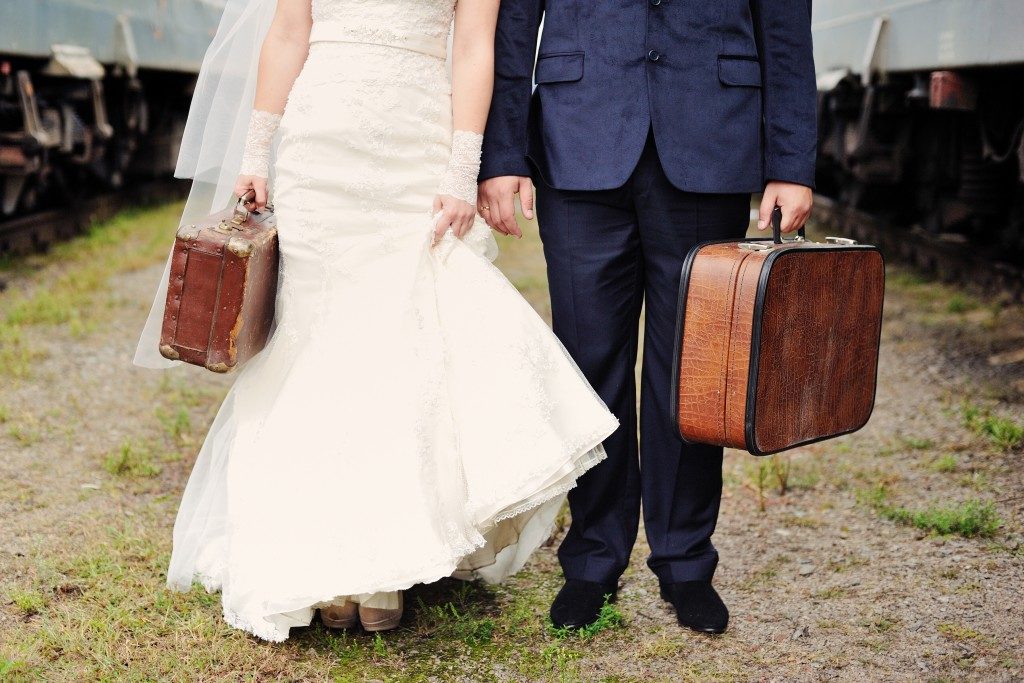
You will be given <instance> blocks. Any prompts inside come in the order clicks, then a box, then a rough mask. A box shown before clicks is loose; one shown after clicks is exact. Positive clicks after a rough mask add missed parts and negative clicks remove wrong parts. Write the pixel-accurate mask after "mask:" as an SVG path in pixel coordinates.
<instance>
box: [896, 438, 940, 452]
mask: <svg viewBox="0 0 1024 683" xmlns="http://www.w3.org/2000/svg"><path fill="white" fill-rule="evenodd" d="M903 445H904V446H906V447H907V448H909V449H910V450H912V451H927V450H930V449H932V448H934V447H935V442H934V441H932V440H931V439H920V438H917V437H913V436H906V437H903Z"/></svg>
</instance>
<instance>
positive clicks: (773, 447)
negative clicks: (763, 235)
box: [672, 209, 885, 455]
mask: <svg viewBox="0 0 1024 683" xmlns="http://www.w3.org/2000/svg"><path fill="white" fill-rule="evenodd" d="M780 222H781V213H780V212H779V210H778V209H776V210H775V212H774V213H773V215H772V228H773V232H774V238H773V239H769V240H743V241H726V242H721V241H720V242H707V243H704V244H699V245H697V246H695V247H694V248H693V249H692V250H691V251H690V253H689V254H688V255H687V258H686V260H685V262H684V265H683V270H682V278H681V280H680V286H679V304H678V311H679V318H678V323H677V329H676V353H675V359H674V363H675V368H674V372H673V376H674V377H675V380H676V385H675V390H674V392H673V396H672V402H673V405H672V413H673V415H672V418H673V420H675V421H676V422H677V424H678V427H679V434H680V436H682V438H683V440H684V441H686V442H690V443H707V444H715V445H720V446H727V447H731V448H739V449H744V450H747V451H749V452H750V453H753V454H754V455H768V454H771V453H777V452H779V451H783V450H786V449H788V448H793V447H795V446H800V445H803V444H808V443H812V442H814V441H820V440H822V439H828V438H831V437H834V436H839V435H842V434H848V433H850V432H853V431H856V430H858V429H860V428H861V427H863V426H864V424H865V423H866V422H867V421H868V418H869V417H870V416H871V411H872V408H873V407H874V401H875V381H876V374H877V368H878V346H879V335H880V331H881V325H882V298H883V293H884V289H885V268H884V263H883V260H882V255H881V253H880V252H879V251H878V249H877V248H876V247H873V246H870V245H866V244H857V243H856V242H854V241H853V240H848V239H843V238H834V237H829V238H827V239H826V242H825V243H817V242H810V241H807V240H806V239H805V238H804V237H803V232H802V231H801V233H800V236H799V237H797V238H796V239H792V240H788V239H787V240H785V241H783V240H782V238H781V233H780V230H779V224H780Z"/></svg>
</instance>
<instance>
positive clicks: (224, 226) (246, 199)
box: [214, 189, 274, 233]
mask: <svg viewBox="0 0 1024 683" xmlns="http://www.w3.org/2000/svg"><path fill="white" fill-rule="evenodd" d="M255 204H256V191H255V190H253V189H249V190H248V191H247V192H246V193H245V194H243V195H242V196H241V197H239V198H238V201H237V202H236V203H235V210H234V213H233V214H232V216H231V219H230V220H223V221H221V222H220V224H219V225H217V226H216V227H215V228H214V230H216V231H217V232H224V233H227V232H232V231H234V230H241V229H242V223H245V222H246V221H247V220H249V214H251V213H259V211H256V210H255V209H254V208H253V209H250V208H249V207H250V206H253V205H255ZM265 210H266V211H269V212H271V213H273V211H274V206H273V205H272V204H267V206H266V207H265Z"/></svg>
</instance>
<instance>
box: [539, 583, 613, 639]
mask: <svg viewBox="0 0 1024 683" xmlns="http://www.w3.org/2000/svg"><path fill="white" fill-rule="evenodd" d="M617 589H618V586H616V585H614V584H611V585H609V584H604V583H595V582H593V581H579V580H576V579H568V580H566V582H565V585H564V586H562V590H560V591H558V595H557V596H555V601H554V602H553V603H551V623H552V624H554V626H555V628H583V627H585V626H589V625H590V624H593V623H594V622H595V621H597V618H598V616H600V614H601V607H603V606H604V601H605V596H606V595H607V596H608V602H615V594H616V591H617Z"/></svg>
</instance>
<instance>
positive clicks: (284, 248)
mask: <svg viewBox="0 0 1024 683" xmlns="http://www.w3.org/2000/svg"><path fill="white" fill-rule="evenodd" d="M453 4H454V0H372V1H371V0H313V18H314V25H313V29H312V35H311V38H310V42H311V46H310V51H309V57H308V60H307V61H306V63H305V66H304V67H303V69H302V72H301V74H300V75H299V76H298V79H297V80H296V82H295V85H294V87H293V89H292V91H291V94H290V96H289V99H288V103H287V107H286V109H285V112H284V115H283V119H282V122H281V129H280V133H281V138H280V143H279V148H278V152H277V158H276V165H275V173H276V178H275V181H274V186H273V188H272V193H273V201H274V204H275V206H276V213H277V216H278V224H279V238H280V248H281V279H280V287H279V291H278V301H277V318H276V327H275V330H274V333H273V335H272V337H271V340H270V342H269V344H268V346H267V348H265V349H264V350H263V352H261V353H260V354H259V355H257V356H256V357H255V358H253V359H252V360H251V361H249V362H248V363H246V364H245V365H244V366H243V367H242V368H241V369H240V370H239V372H238V375H237V378H236V380H235V382H234V384H233V385H232V387H231V389H230V391H229V392H228V394H227V397H226V399H225V401H224V403H223V405H222V407H221V408H220V411H219V413H218V414H217V416H216V419H215V420H214V422H213V425H212V427H211V429H210V431H209V433H208V435H207V437H206V440H205V442H204V444H203V446H202V449H201V451H200V453H199V456H198V459H197V462H196V464H195V468H194V470H193V473H192V476H191V478H190V480H189V482H188V486H187V488H186V491H185V495H184V499H183V501H182V504H181V509H180V511H179V514H178V518H177V521H176V524H175V528H174V547H173V553H172V557H171V564H170V569H169V572H168V582H169V585H171V586H172V587H175V588H178V589H180V590H188V589H189V588H190V587H191V586H192V584H193V582H194V581H196V580H198V581H200V582H201V583H202V584H203V585H204V586H206V588H207V589H209V590H217V589H219V590H221V591H222V592H223V608H224V615H225V618H226V619H227V621H228V622H229V623H230V624H232V625H233V626H236V627H238V628H242V629H245V630H246V631H249V632H251V633H253V634H255V635H257V636H259V637H261V638H264V639H267V640H272V641H280V640H284V639H285V638H287V636H288V632H289V629H290V628H291V627H295V626H305V625H307V624H309V622H310V620H311V618H312V615H313V611H314V609H315V608H316V607H317V606H322V605H325V604H329V603H331V602H336V601H339V600H340V599H342V598H343V597H344V596H347V595H357V594H365V593H379V592H384V591H395V590H400V589H404V588H408V587H409V586H411V585H413V584H417V583H427V582H432V581H435V580H437V579H440V578H442V577H446V576H451V575H455V576H457V577H459V578H483V579H485V580H488V581H499V580H501V579H503V578H505V577H507V576H508V575H509V574H511V573H513V572H515V571H517V570H518V569H519V568H521V567H522V565H523V563H524V562H525V561H526V559H527V558H528V557H529V555H530V554H531V553H532V552H533V551H534V550H535V549H536V548H537V547H538V546H539V545H540V544H541V543H543V542H544V541H545V540H546V538H547V537H548V536H549V534H550V533H551V530H552V527H553V523H554V519H555V516H556V514H557V513H558V510H559V508H560V506H561V504H562V501H563V499H564V494H565V493H566V491H568V490H569V489H570V488H572V487H573V486H574V484H575V482H576V480H577V478H578V477H579V476H580V475H581V474H583V473H584V472H585V471H586V470H587V469H589V468H590V467H592V466H593V465H595V464H596V463H597V462H599V461H600V460H601V459H602V458H603V457H604V450H603V448H602V446H601V442H602V441H603V440H604V439H605V438H606V437H607V436H609V435H610V434H611V433H612V432H613V431H614V430H615V429H616V428H617V426H618V422H617V420H616V419H615V418H614V417H613V416H612V415H611V413H609V412H608V410H607V409H606V407H605V406H604V404H603V403H602V402H601V400H600V399H599V398H598V397H597V395H596V394H595V393H594V392H593V390H592V389H591V388H590V386H589V385H588V384H587V383H586V381H585V380H584V379H583V376H582V374H581V373H580V371H579V370H578V368H577V367H576V366H575V364H574V363H573V362H572V360H571V359H570V358H569V356H568V354H567V353H566V351H565V350H564V348H563V347H562V346H561V345H560V343H559V342H558V340H557V339H556V337H555V336H554V335H553V333H552V332H551V330H550V329H549V328H548V327H547V325H546V324H545V323H544V322H543V320H542V319H541V318H540V317H539V316H538V315H537V314H536V313H535V312H534V311H533V309H532V308H531V307H530V306H529V304H528V303H527V302H526V301H525V300H524V299H523V298H522V297H521V296H520V294H519V293H518V292H517V291H516V289H515V288H514V287H513V286H512V285H511V284H510V283H509V282H508V280H506V278H505V277H504V276H503V275H502V274H501V272H500V271H499V270H498V269H497V268H495V267H494V266H493V265H492V263H491V261H490V259H492V258H493V257H494V255H495V251H496V248H495V244H494V240H493V238H492V236H491V233H490V231H489V229H488V228H487V227H486V226H485V225H484V224H483V223H482V222H480V221H479V220H478V222H477V224H476V225H475V227H474V228H473V230H472V231H471V232H470V233H469V234H468V235H467V236H466V238H465V239H463V240H457V239H455V238H454V237H452V236H451V235H450V234H449V235H448V236H447V237H446V238H445V240H444V241H443V242H442V243H441V244H439V245H437V246H434V247H431V245H430V235H431V232H432V224H431V204H432V200H433V198H434V196H435V192H436V190H437V186H438V180H439V178H440V176H441V174H442V173H443V172H444V170H445V167H446V163H447V160H448V157H449V149H450V144H451V137H452V120H451V87H450V82H449V77H448V70H447V68H446V62H445V60H446V45H447V36H448V32H449V27H450V25H451V21H452V15H453Z"/></svg>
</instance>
